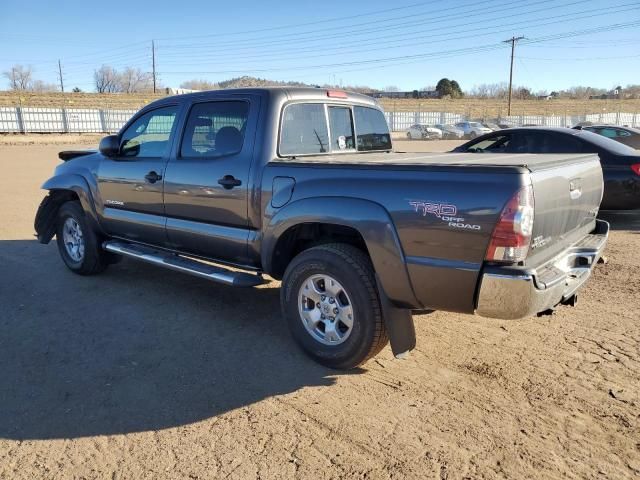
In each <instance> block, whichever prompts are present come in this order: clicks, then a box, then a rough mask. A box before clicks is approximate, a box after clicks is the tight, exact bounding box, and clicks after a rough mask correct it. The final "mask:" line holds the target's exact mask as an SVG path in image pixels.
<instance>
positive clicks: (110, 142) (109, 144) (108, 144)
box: [100, 135, 120, 157]
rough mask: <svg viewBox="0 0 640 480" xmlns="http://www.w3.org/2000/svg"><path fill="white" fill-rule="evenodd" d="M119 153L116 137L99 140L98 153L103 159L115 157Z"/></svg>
mask: <svg viewBox="0 0 640 480" xmlns="http://www.w3.org/2000/svg"><path fill="white" fill-rule="evenodd" d="M119 151H120V141H119V140H118V136H117V135H109V136H106V137H104V138H103V139H102V140H100V153H101V154H102V155H104V156H105V157H115V156H116V155H118V152H119Z"/></svg>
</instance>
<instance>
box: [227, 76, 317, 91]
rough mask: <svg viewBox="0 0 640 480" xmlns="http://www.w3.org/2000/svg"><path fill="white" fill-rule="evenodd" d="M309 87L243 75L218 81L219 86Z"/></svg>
mask: <svg viewBox="0 0 640 480" xmlns="http://www.w3.org/2000/svg"><path fill="white" fill-rule="evenodd" d="M274 86H282V87H284V86H288V87H309V86H311V85H309V84H306V83H302V82H281V81H278V80H268V79H266V78H256V77H249V76H247V75H244V76H242V77H237V78H231V79H229V80H224V81H222V82H218V87H219V88H242V87H274Z"/></svg>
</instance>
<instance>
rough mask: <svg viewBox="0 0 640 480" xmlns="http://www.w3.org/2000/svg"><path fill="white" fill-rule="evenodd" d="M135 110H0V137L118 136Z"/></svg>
mask: <svg viewBox="0 0 640 480" xmlns="http://www.w3.org/2000/svg"><path fill="white" fill-rule="evenodd" d="M136 111H137V110H101V109H93V108H38V107H0V133H11V132H15V133H29V132H35V133H110V132H117V131H118V130H120V127H122V125H124V124H125V123H126V122H127V120H129V118H131V116H132V115H133V114H134V113H136Z"/></svg>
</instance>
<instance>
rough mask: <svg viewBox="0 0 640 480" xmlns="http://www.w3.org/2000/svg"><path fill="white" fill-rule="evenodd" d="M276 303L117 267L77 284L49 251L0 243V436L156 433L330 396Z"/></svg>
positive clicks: (324, 373) (147, 269)
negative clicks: (269, 404) (281, 400)
mask: <svg viewBox="0 0 640 480" xmlns="http://www.w3.org/2000/svg"><path fill="white" fill-rule="evenodd" d="M278 294H279V290H278V289H277V288H273V286H271V288H270V287H269V286H267V287H266V288H261V289H233V288H231V287H225V286H221V285H217V284H213V283H210V282H206V281H204V280H200V279H196V278H193V277H190V276H187V275H182V274H179V273H175V272H170V271H166V270H163V269H158V268H155V267H151V266H148V265H144V264H141V263H138V262H133V261H126V260H124V261H123V262H121V263H120V264H118V265H115V266H112V267H111V268H110V269H108V270H107V271H106V272H105V273H103V274H101V275H99V276H95V277H80V276H77V275H74V274H73V273H71V272H69V271H67V270H66V268H65V267H64V266H63V264H62V262H61V260H60V259H59V258H58V255H57V250H56V248H55V246H54V245H53V244H51V245H48V246H44V245H40V244H38V243H37V242H35V241H29V240H16V241H2V242H0V329H1V331H2V334H1V335H0V378H1V379H2V384H1V387H0V405H1V410H0V437H3V438H11V439H49V438H73V437H83V436H90V435H108V434H118V433H128V432H139V431H148V430H157V429H163V428H167V427H173V426H179V425H184V424H187V423H191V422H196V421H198V420H201V419H205V418H209V417H212V416H215V415H218V414H220V413H222V412H225V411H228V410H231V409H235V408H238V407H242V406H246V405H249V404H252V403H254V402H257V401H260V400H262V399H265V398H268V397H271V396H274V395H279V394H285V393H289V392H293V391H296V390H297V389H300V388H301V387H305V386H326V385H331V384H332V383H333V382H334V378H333V377H335V375H336V372H334V371H331V370H327V369H325V368H322V367H320V366H319V365H317V364H315V363H314V362H312V361H311V360H309V359H307V358H306V357H305V356H304V355H303V354H302V353H300V351H299V350H298V349H297V347H296V345H295V344H294V343H293V341H292V340H291V339H290V337H289V333H288V331H287V329H286V325H285V323H284V321H283V320H282V319H281V316H280V308H279V299H278Z"/></svg>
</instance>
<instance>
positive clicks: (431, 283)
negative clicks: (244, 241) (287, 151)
mask: <svg viewBox="0 0 640 480" xmlns="http://www.w3.org/2000/svg"><path fill="white" fill-rule="evenodd" d="M514 172H515V173H516V174H514ZM524 173H525V172H522V174H524ZM278 176H286V177H291V178H294V179H295V187H294V188H293V193H292V195H291V199H290V201H289V204H288V205H290V204H293V203H294V202H297V201H300V200H303V199H306V198H322V197H325V198H327V199H328V198H332V199H335V198H344V199H360V200H364V201H367V202H370V203H371V204H375V205H378V206H380V207H381V208H382V209H384V211H386V212H387V213H388V219H389V225H387V228H389V229H392V230H394V231H395V233H396V235H397V238H398V239H399V243H400V249H401V252H400V254H401V255H402V256H403V259H402V260H404V262H403V263H405V265H406V267H405V269H406V275H408V277H409V279H410V283H411V285H412V287H413V291H414V293H415V297H416V298H417V302H418V304H417V305H415V308H431V309H442V310H449V311H458V312H468V313H471V312H473V310H474V307H475V305H474V304H475V293H476V286H477V282H478V275H479V273H480V270H481V268H482V262H483V259H484V255H485V252H486V249H487V245H488V242H489V239H490V236H491V233H492V231H493V227H494V225H495V223H496V220H497V217H498V215H499V213H500V211H501V210H502V208H503V206H504V204H505V203H506V202H507V201H508V199H509V198H510V196H511V195H513V192H515V191H516V190H517V189H518V188H519V186H520V184H521V183H522V182H523V181H524V180H523V178H522V175H520V174H517V170H514V169H513V168H512V169H506V168H500V167H495V168H491V167H472V166H464V167H434V166H430V167H416V166H410V167H406V168H405V167H396V166H393V167H391V166H386V165H380V166H371V165H367V166H366V167H362V168H359V167H355V166H353V165H350V166H338V165H322V164H314V165H309V164H295V163H288V162H278V163H272V164H269V165H267V167H266V169H265V172H264V176H263V179H262V191H263V199H262V203H263V208H264V210H263V211H264V212H266V214H265V223H266V225H265V228H264V230H265V231H266V232H268V230H269V223H270V221H271V219H272V218H274V217H275V216H276V215H277V214H278V210H280V209H279V208H274V207H272V206H271V195H272V185H273V179H274V178H275V177H278ZM327 205H328V206H331V208H332V209H333V210H335V209H336V208H340V207H339V205H340V204H339V203H336V202H335V201H334V200H332V201H331V202H327ZM336 205H338V207H336ZM344 205H345V207H346V206H347V205H348V202H345V203H344ZM281 208H282V209H286V208H287V205H284V206H283V207H281ZM347 213H348V212H339V211H338V212H335V211H331V212H328V216H331V217H334V218H335V217H338V218H339V217H340V216H342V217H343V218H345V219H346V218H347V217H349V215H347ZM316 216H317V212H316ZM345 222H347V220H345ZM347 225H348V223H347ZM360 233H361V234H362V236H363V237H364V238H365V241H367V238H368V237H369V238H375V235H371V233H372V232H366V231H365V232H360ZM367 246H368V248H369V250H370V251H371V247H370V245H369V243H368V245H367ZM377 273H378V275H379V276H381V277H384V276H387V275H395V274H397V272H389V271H378V272H377ZM392 299H393V297H392Z"/></svg>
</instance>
